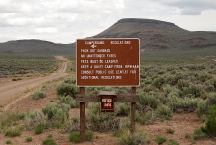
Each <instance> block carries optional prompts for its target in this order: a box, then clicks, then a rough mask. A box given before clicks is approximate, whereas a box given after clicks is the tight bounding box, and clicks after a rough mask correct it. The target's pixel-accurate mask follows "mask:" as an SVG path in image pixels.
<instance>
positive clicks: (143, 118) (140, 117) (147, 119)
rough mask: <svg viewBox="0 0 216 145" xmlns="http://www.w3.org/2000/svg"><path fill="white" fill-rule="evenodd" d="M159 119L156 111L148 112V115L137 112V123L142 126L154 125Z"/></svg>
mask: <svg viewBox="0 0 216 145" xmlns="http://www.w3.org/2000/svg"><path fill="white" fill-rule="evenodd" d="M156 119H157V114H156V112H155V111H148V112H146V113H142V112H136V121H137V122H138V123H140V124H152V123H153V122H154V121H156Z"/></svg>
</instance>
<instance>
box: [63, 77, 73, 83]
mask: <svg viewBox="0 0 216 145" xmlns="http://www.w3.org/2000/svg"><path fill="white" fill-rule="evenodd" d="M64 83H67V84H76V80H74V79H71V78H70V79H66V80H64Z"/></svg>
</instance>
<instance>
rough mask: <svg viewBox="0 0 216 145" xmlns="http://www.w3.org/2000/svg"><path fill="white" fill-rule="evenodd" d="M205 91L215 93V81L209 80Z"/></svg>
mask: <svg viewBox="0 0 216 145" xmlns="http://www.w3.org/2000/svg"><path fill="white" fill-rule="evenodd" d="M204 85H205V90H206V91H207V92H214V91H215V90H216V83H215V84H214V80H212V79H211V80H208V81H206V82H205V84H204Z"/></svg>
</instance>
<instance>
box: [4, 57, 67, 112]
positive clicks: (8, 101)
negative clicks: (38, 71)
mask: <svg viewBox="0 0 216 145" xmlns="http://www.w3.org/2000/svg"><path fill="white" fill-rule="evenodd" d="M56 59H57V60H59V61H61V65H60V66H59V68H58V70H57V71H56V72H54V73H52V74H50V75H48V76H44V77H37V78H31V79H25V80H20V81H17V82H7V83H4V84H1V85H0V106H4V110H7V109H8V108H9V107H10V106H11V105H12V104H14V103H16V102H17V101H19V100H20V99H23V98H25V97H27V96H29V93H27V92H29V91H30V90H32V89H35V88H37V87H39V86H41V85H42V84H43V83H45V82H48V81H53V80H57V79H59V78H62V77H66V76H67V75H68V74H67V73H66V69H67V60H66V59H65V58H64V57H62V56H57V57H56ZM23 93H25V95H23Z"/></svg>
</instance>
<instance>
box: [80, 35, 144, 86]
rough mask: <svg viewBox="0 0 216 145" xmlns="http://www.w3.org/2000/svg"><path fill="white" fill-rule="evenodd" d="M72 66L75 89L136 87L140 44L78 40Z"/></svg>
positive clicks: (134, 41)
mask: <svg viewBox="0 0 216 145" xmlns="http://www.w3.org/2000/svg"><path fill="white" fill-rule="evenodd" d="M76 65H77V69H76V74H77V77H76V78H77V81H76V82H77V85H78V86H84V87H85V86H139V79H140V41H139V39H137V38H109V39H100V38H97V39H79V40H77V49H76Z"/></svg>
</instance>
